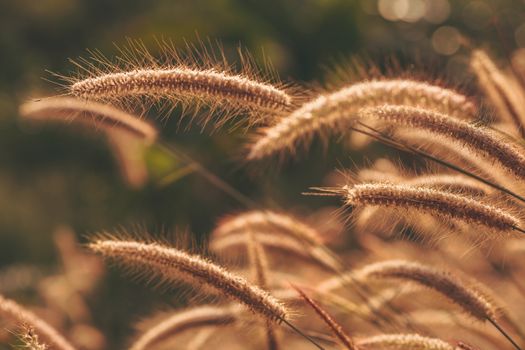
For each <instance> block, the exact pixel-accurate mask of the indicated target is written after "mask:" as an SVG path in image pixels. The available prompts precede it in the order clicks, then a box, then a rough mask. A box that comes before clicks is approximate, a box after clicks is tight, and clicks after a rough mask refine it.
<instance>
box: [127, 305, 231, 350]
mask: <svg viewBox="0 0 525 350" xmlns="http://www.w3.org/2000/svg"><path fill="white" fill-rule="evenodd" d="M237 318H238V311H237V310H236V309H234V308H231V307H230V308H228V307H216V306H199V307H194V308H191V309H187V310H184V311H181V312H177V313H174V314H173V315H172V316H170V317H167V318H166V319H164V320H163V321H161V322H159V323H157V324H155V325H154V326H152V327H151V328H149V329H148V330H146V331H145V332H144V333H142V334H141V335H140V337H139V338H138V339H137V340H135V342H134V343H133V344H132V345H131V347H130V350H147V349H150V348H151V347H152V346H154V345H155V344H156V343H158V342H159V341H162V340H163V339H165V338H167V337H171V336H174V335H177V334H179V333H181V332H184V331H187V330H192V329H198V328H200V327H209V326H213V327H218V326H226V325H231V324H233V323H234V322H236V321H237Z"/></svg>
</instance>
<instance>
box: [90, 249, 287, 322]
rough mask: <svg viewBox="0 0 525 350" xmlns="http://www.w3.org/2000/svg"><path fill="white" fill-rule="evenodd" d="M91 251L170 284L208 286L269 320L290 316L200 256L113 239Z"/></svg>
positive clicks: (264, 295) (266, 296)
mask: <svg viewBox="0 0 525 350" xmlns="http://www.w3.org/2000/svg"><path fill="white" fill-rule="evenodd" d="M89 248H90V249H91V250H93V251H95V252H98V253H100V254H102V255H104V256H106V257H108V258H111V259H114V260H116V261H118V262H120V263H122V264H124V265H125V266H130V267H132V268H135V269H137V270H142V271H147V272H149V273H150V274H153V275H154V276H157V277H158V278H160V279H161V280H163V281H165V282H167V283H172V284H173V283H176V282H178V281H184V282H186V283H188V284H191V285H192V286H194V287H205V288H206V289H207V290H209V291H210V292H214V293H216V294H219V295H224V296H226V297H229V298H231V299H233V300H236V301H237V302H239V303H241V304H243V305H244V306H246V307H248V308H249V309H250V310H251V311H252V312H254V313H255V314H258V315H260V316H262V317H264V318H265V319H267V320H271V321H277V322H278V321H281V320H283V319H285V318H286V317H287V315H288V310H287V309H286V307H285V306H284V305H283V304H282V303H281V302H280V301H278V300H277V299H275V298H274V297H273V296H271V295H270V294H268V293H267V292H266V291H264V290H262V289H260V288H258V287H257V286H255V285H252V284H250V283H248V281H246V280H245V279H244V278H242V277H240V276H237V275H234V274H232V273H230V272H228V271H227V270H226V269H224V268H223V267H221V266H219V265H216V264H214V263H212V262H210V261H207V260H205V259H203V258H202V257H200V256H198V255H190V254H188V253H186V252H184V251H180V250H177V249H175V248H171V247H167V246H163V245H160V244H157V243H141V242H137V241H123V240H110V239H108V240H97V241H94V242H92V243H90V244H89ZM148 277H149V278H151V276H148ZM196 289H197V288H196Z"/></svg>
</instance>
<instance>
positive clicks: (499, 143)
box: [360, 105, 525, 179]
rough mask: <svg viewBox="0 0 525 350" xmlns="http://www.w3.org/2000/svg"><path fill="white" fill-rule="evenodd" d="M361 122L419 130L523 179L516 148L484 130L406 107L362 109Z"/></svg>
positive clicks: (524, 160)
mask: <svg viewBox="0 0 525 350" xmlns="http://www.w3.org/2000/svg"><path fill="white" fill-rule="evenodd" d="M360 116H361V117H362V118H364V119H374V118H376V119H379V120H380V121H382V122H385V123H389V124H392V125H393V126H406V127H411V128H417V129H422V130H425V131H428V132H430V133H435V134H438V135H441V136H445V137H446V138H448V139H451V140H453V141H455V142H458V143H461V144H463V145H465V146H467V147H468V148H469V150H470V151H471V152H473V153H478V154H480V155H484V156H486V157H487V158H488V159H489V160H490V161H491V162H492V163H498V164H500V165H501V166H502V167H503V168H504V169H505V170H506V171H508V172H509V173H511V174H513V175H515V176H516V177H518V178H520V179H523V178H525V172H523V169H525V153H524V152H523V150H522V149H520V147H519V146H518V145H513V144H512V143H511V141H510V140H505V139H503V138H502V137H501V136H499V135H498V134H496V133H494V132H491V131H490V130H488V129H483V128H481V127H476V126H474V125H472V124H469V123H468V122H465V121H462V120H458V119H456V118H452V117H450V116H448V115H445V114H442V113H438V112H435V111H430V110H426V109H423V108H418V107H410V106H386V105H385V106H380V107H374V108H369V109H364V110H363V111H362V112H361V113H360Z"/></svg>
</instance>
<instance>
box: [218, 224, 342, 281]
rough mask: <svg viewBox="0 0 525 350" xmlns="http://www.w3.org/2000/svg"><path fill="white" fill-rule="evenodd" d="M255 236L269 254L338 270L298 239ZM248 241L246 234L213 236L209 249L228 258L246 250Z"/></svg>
mask: <svg viewBox="0 0 525 350" xmlns="http://www.w3.org/2000/svg"><path fill="white" fill-rule="evenodd" d="M254 235H255V237H256V239H257V241H258V242H259V244H261V245H262V246H263V247H264V249H265V250H266V251H267V252H268V253H272V252H280V253H282V254H286V255H287V256H288V257H289V258H290V257H294V258H297V259H300V260H303V261H305V262H311V263H313V264H315V265H318V266H319V267H322V268H323V269H326V270H329V271H333V270H334V268H337V266H334V264H333V263H330V261H327V260H326V259H325V256H324V255H322V256H320V255H319V254H317V250H315V249H312V247H309V246H305V245H304V244H303V243H302V242H299V241H297V240H296V239H293V238H290V237H285V236H279V235H275V234H268V233H267V232H265V231H256V232H255V233H254ZM246 240H247V238H246V235H245V234H244V233H232V234H228V235H225V236H212V237H211V239H210V245H209V248H210V250H211V251H212V252H214V253H215V254H217V255H219V256H224V257H228V256H231V254H232V253H233V254H235V250H237V249H239V248H240V249H244V248H245V247H246V245H247V244H246ZM235 255H237V254H235Z"/></svg>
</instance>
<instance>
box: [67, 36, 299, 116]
mask: <svg viewBox="0 0 525 350" xmlns="http://www.w3.org/2000/svg"><path fill="white" fill-rule="evenodd" d="M203 46H206V45H204V44H203ZM159 49H160V51H161V54H160V55H159V56H160V58H156V57H154V56H153V55H152V54H151V53H150V52H149V50H148V49H147V48H146V47H145V45H144V44H143V43H141V42H138V41H129V42H128V45H127V46H125V47H123V48H121V49H120V54H119V55H118V56H117V57H116V58H115V59H114V60H111V59H108V58H106V57H105V56H103V55H102V54H100V53H97V52H94V53H92V57H91V58H89V59H84V58H81V59H80V60H79V61H72V62H73V64H75V65H76V66H77V67H78V69H79V73H78V76H77V77H64V76H59V77H60V78H61V79H62V80H64V81H65V88H66V91H67V92H68V93H69V94H71V95H73V96H76V97H79V98H82V99H88V100H99V101H113V102H122V103H124V105H126V104H129V103H130V102H133V101H137V102H139V103H140V104H142V105H143V104H144V101H149V104H150V105H151V104H152V102H153V103H156V102H158V101H163V102H165V103H167V104H168V105H170V109H172V108H174V107H175V106H176V105H177V104H179V103H180V104H182V106H183V108H193V109H195V110H196V111H197V110H198V109H199V108H200V106H208V107H209V109H210V110H211V111H212V112H216V111H217V110H221V111H222V112H223V113H224V114H225V115H224V116H223V117H224V118H223V119H229V117H231V116H234V115H236V114H239V112H248V113H251V114H255V115H258V114H263V113H266V114H274V113H280V112H283V111H287V110H289V109H290V108H292V107H293V105H294V103H295V102H294V93H293V92H292V90H293V89H290V88H288V87H287V86H286V85H284V84H281V83H280V82H279V81H278V79H275V78H266V77H265V76H271V75H273V74H272V73H273V72H270V71H269V72H267V73H266V74H264V73H262V74H260V73H258V72H257V70H258V69H256V68H255V65H254V63H253V59H251V58H250V57H249V55H247V54H244V53H243V52H242V51H241V50H239V57H240V58H241V63H242V65H243V66H242V68H241V69H240V70H238V71H234V70H233V69H232V65H231V64H229V63H228V62H226V59H225V56H224V55H223V54H222V55H220V59H217V57H215V56H214V55H210V54H208V52H210V51H204V52H205V53H204V54H202V53H197V52H195V50H194V49H192V48H191V47H189V46H188V48H187V52H182V51H181V50H178V49H176V48H175V47H174V45H173V43H170V42H164V43H160V45H159ZM210 49H214V48H210ZM215 49H216V48H215ZM218 49H219V50H221V48H220V47H219V48H218ZM199 56H200V57H199ZM213 114H214V113H210V115H213Z"/></svg>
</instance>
